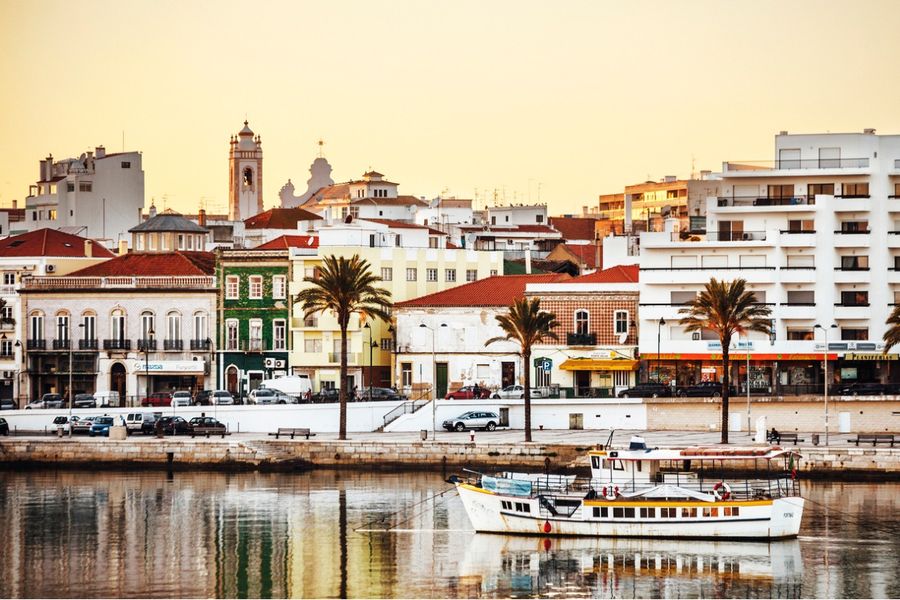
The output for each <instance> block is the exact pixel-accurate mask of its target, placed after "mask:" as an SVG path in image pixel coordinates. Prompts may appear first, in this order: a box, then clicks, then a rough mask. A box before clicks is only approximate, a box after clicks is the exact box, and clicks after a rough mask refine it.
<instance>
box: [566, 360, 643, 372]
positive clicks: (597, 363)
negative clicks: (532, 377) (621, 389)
mask: <svg viewBox="0 0 900 600" xmlns="http://www.w3.org/2000/svg"><path fill="white" fill-rule="evenodd" d="M637 365H638V361H636V360H628V359H619V360H616V359H606V360H602V359H598V358H570V359H569V360H567V361H564V362H563V363H562V364H561V365H559V368H560V369H562V370H563V371H634V370H635V369H636V368H637Z"/></svg>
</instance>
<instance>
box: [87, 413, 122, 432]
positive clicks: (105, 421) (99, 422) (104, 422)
mask: <svg viewBox="0 0 900 600" xmlns="http://www.w3.org/2000/svg"><path fill="white" fill-rule="evenodd" d="M115 422H116V420H115V419H114V418H112V417H94V419H93V420H92V421H91V428H90V430H88V435H90V436H91V437H94V436H95V435H102V436H105V437H109V428H110V427H112V426H113V425H115Z"/></svg>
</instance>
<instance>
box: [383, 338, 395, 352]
mask: <svg viewBox="0 0 900 600" xmlns="http://www.w3.org/2000/svg"><path fill="white" fill-rule="evenodd" d="M380 348H381V349H382V350H384V351H385V352H393V351H394V338H381V345H380Z"/></svg>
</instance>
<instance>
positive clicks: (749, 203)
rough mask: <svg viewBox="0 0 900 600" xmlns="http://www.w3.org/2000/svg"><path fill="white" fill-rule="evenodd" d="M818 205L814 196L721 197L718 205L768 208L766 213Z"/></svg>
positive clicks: (721, 206) (802, 209)
mask: <svg viewBox="0 0 900 600" xmlns="http://www.w3.org/2000/svg"><path fill="white" fill-rule="evenodd" d="M815 203H816V198H815V197H814V196H790V197H782V198H760V197H759V196H719V197H718V198H716V204H717V206H718V207H719V208H729V207H734V208H751V207H752V208H768V209H772V210H767V211H766V212H781V211H785V210H788V211H791V212H793V211H795V210H800V211H804V210H811V209H809V208H808V207H809V206H813V205H815Z"/></svg>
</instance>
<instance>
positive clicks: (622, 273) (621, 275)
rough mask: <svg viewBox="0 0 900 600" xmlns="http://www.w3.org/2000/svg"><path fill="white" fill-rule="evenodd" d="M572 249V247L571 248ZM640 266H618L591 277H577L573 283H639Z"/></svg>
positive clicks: (591, 274)
mask: <svg viewBox="0 0 900 600" xmlns="http://www.w3.org/2000/svg"><path fill="white" fill-rule="evenodd" d="M569 248H570V249H571V246H569ZM637 282H638V265H617V266H615V267H610V268H609V269H603V270H602V271H595V272H593V273H590V274H589V275H582V276H581V277H575V278H573V279H572V280H571V283H637Z"/></svg>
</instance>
